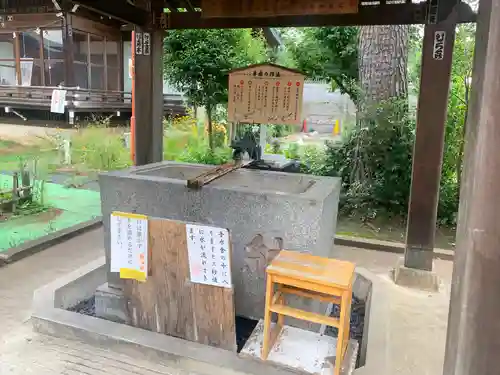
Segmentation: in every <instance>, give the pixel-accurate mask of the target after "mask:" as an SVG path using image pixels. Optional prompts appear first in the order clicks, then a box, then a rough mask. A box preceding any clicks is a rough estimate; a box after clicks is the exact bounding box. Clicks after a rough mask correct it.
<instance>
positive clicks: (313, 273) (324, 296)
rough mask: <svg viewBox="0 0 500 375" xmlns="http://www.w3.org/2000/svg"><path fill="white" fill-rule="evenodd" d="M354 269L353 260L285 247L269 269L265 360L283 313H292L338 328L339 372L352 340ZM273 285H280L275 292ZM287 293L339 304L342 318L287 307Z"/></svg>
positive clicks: (336, 366)
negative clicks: (274, 317) (273, 321)
mask: <svg viewBox="0 0 500 375" xmlns="http://www.w3.org/2000/svg"><path fill="white" fill-rule="evenodd" d="M354 268H355V265H354V264H353V263H350V262H344V261H340V260H336V259H327V258H321V257H318V256H313V255H309V254H304V253H299V252H295V251H287V250H282V251H281V252H280V253H279V254H278V256H277V257H276V258H275V259H274V260H273V261H272V262H271V264H270V265H269V266H268V267H267V270H266V273H267V286H266V310H265V314H264V342H263V347H262V359H263V360H266V359H267V356H268V355H269V351H270V350H271V348H272V347H273V345H274V341H275V340H276V338H277V337H278V335H279V333H280V331H281V328H282V327H283V321H284V316H291V317H294V318H297V319H301V320H306V321H309V322H312V323H318V324H322V325H327V326H332V327H337V328H338V330H339V335H338V341H337V353H336V359H335V370H334V374H335V375H340V369H341V367H342V360H343V358H344V354H345V352H346V350H347V345H348V343H349V330H350V320H351V317H350V315H351V299H352V283H353V280H354ZM274 284H277V288H276V292H275V291H274ZM285 294H294V295H298V296H302V297H306V298H311V299H315V300H319V301H322V302H329V303H334V304H337V305H340V318H332V317H329V316H324V315H321V314H316V313H312V312H308V311H303V310H300V309H295V308H292V307H289V306H286V301H285V298H284V295H285ZM273 312H274V313H276V314H278V322H277V324H276V327H275V328H274V329H273V332H271V317H272V313H273Z"/></svg>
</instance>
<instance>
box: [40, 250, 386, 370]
mask: <svg viewBox="0 0 500 375" xmlns="http://www.w3.org/2000/svg"><path fill="white" fill-rule="evenodd" d="M356 274H357V277H356V281H355V285H354V294H355V295H356V296H357V297H359V298H367V309H368V308H370V313H368V311H367V314H366V316H367V319H368V320H369V322H365V332H364V335H363V336H364V337H363V341H364V342H363V346H367V348H365V349H363V348H361V351H362V353H363V350H366V352H367V353H370V352H371V353H373V355H369V356H367V357H366V356H365V355H363V358H365V359H366V362H365V361H362V363H361V365H362V366H363V365H364V366H363V367H362V368H358V369H357V370H356V372H355V373H356V375H371V374H385V373H387V372H386V368H387V365H388V363H387V362H386V359H387V358H388V357H387V356H386V355H378V354H377V353H378V352H380V351H381V350H386V349H385V348H387V347H388V346H389V342H388V337H389V336H388V335H387V332H386V327H387V326H388V325H387V323H386V319H387V317H388V314H387V311H386V308H387V306H388V303H386V301H385V295H384V293H383V291H382V290H383V289H382V288H381V287H380V286H377V285H380V284H379V283H380V279H379V278H378V277H377V276H375V275H374V274H372V273H370V272H369V271H367V270H364V269H357V270H356ZM105 280H106V266H105V260H104V258H101V259H99V260H97V261H95V262H92V263H90V264H88V265H87V266H85V267H82V268H81V269H79V270H77V271H75V272H73V273H71V274H69V275H66V276H64V277H61V278H60V279H58V280H56V281H54V282H53V283H51V284H48V285H46V286H45V287H43V288H40V289H38V290H37V291H35V294H34V300H33V314H32V316H31V321H32V323H33V327H34V329H35V330H36V331H37V332H41V333H45V334H49V335H52V336H56V337H61V338H67V339H75V340H79V341H83V342H86V343H88V344H90V345H93V346H96V347H99V348H100V347H102V348H106V349H107V350H113V351H115V352H118V353H123V354H126V355H131V356H134V357H137V358H145V359H152V358H154V359H160V360H161V361H162V362H163V363H164V364H166V365H168V366H171V367H174V368H176V369H179V370H183V371H188V372H190V373H197V374H199V375H213V374H217V375H244V374H251V375H261V374H266V375H285V374H297V370H292V369H287V368H283V366H278V365H276V364H274V363H272V362H270V361H266V362H262V361H256V360H253V359H249V358H243V357H241V356H237V355H236V354H235V353H233V352H230V351H226V350H223V349H218V348H214V347H210V346H207V345H201V344H198V343H195V342H190V341H187V340H182V339H178V338H175V337H171V336H167V335H162V334H158V333H155V332H150V331H146V330H143V329H139V328H135V327H131V326H129V325H125V324H119V323H115V322H111V321H107V320H104V319H98V318H94V317H91V316H86V315H81V314H78V313H76V312H71V311H68V310H67V308H68V307H70V306H74V305H75V304H76V303H78V302H79V301H82V300H85V299H87V298H89V297H90V296H91V295H92V294H93V293H94V292H93V291H95V290H96V289H100V290H101V291H103V290H104V291H106V288H105V287H102V284H103V283H104V282H105ZM358 289H359V290H358ZM357 292H359V294H357ZM103 295H105V294H104V293H103ZM370 301H374V302H375V303H370ZM370 305H371V307H369V306H370ZM368 323H369V324H368ZM360 362H361V361H360Z"/></svg>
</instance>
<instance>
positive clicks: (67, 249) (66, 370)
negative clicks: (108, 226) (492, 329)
mask: <svg viewBox="0 0 500 375" xmlns="http://www.w3.org/2000/svg"><path fill="white" fill-rule="evenodd" d="M336 252H337V254H338V255H337V256H338V257H339V258H342V259H346V260H351V261H354V262H356V263H357V264H358V265H359V266H361V267H364V268H367V269H369V270H370V271H372V272H373V273H375V274H377V275H378V276H379V277H380V278H381V279H382V280H384V282H383V285H384V288H385V289H386V291H387V295H389V296H390V298H389V304H390V312H389V313H390V318H389V326H388V330H387V335H388V337H389V339H390V340H391V345H390V346H389V347H388V348H380V352H378V353H372V352H368V353H367V355H368V357H369V356H372V355H384V356H386V357H387V358H388V361H389V363H390V366H389V368H388V371H387V373H386V374H374V375H440V374H442V365H443V355H444V344H445V338H446V322H447V314H448V304H449V289H450V280H451V271H452V263H451V262H445V261H440V260H437V261H436V262H435V270H436V272H437V273H438V274H439V275H440V276H441V277H442V278H443V280H444V283H443V286H442V291H441V292H440V293H437V294H430V293H424V292H419V291H412V290H408V289H405V288H402V287H399V286H396V285H394V284H393V283H392V282H391V281H390V279H389V276H388V274H389V270H390V268H391V267H393V266H394V265H395V264H396V261H397V258H398V256H397V255H395V254H389V253H382V252H376V251H369V250H360V249H353V248H347V247H337V248H336ZM102 254H103V250H102V232H101V230H95V231H92V232H89V233H86V234H84V235H81V236H79V237H76V238H74V239H72V240H70V241H68V242H65V243H62V244H59V245H57V246H54V247H52V248H50V249H48V250H46V251H44V252H41V253H38V254H36V255H34V256H31V257H29V258H26V259H24V260H21V261H19V262H17V263H14V264H11V265H8V266H6V267H4V268H0V375H7V374H9V375H26V374H34V375H79V374H83V375H102V374H110V375H177V374H178V375H181V374H186V373H185V372H181V371H179V370H176V369H173V368H171V367H168V366H165V365H164V364H162V363H161V362H159V361H157V360H150V361H147V360H146V359H144V358H132V357H129V356H126V355H123V354H119V353H115V352H112V351H111V350H102V349H98V348H95V347H93V346H90V345H87V344H84V343H79V342H76V341H68V340H63V339H58V338H53V337H48V336H44V335H40V334H37V333H34V332H33V331H32V329H31V325H30V323H29V321H28V319H29V315H30V310H31V301H32V295H33V291H34V290H35V289H37V288H38V287H40V286H42V285H44V284H46V283H49V282H51V281H53V280H55V279H56V278H58V277H60V276H61V275H63V274H65V273H68V272H70V271H72V270H75V269H76V268H78V267H81V266H83V265H85V264H86V263H88V262H90V261H92V260H94V259H96V258H98V257H99V256H102ZM372 303H377V301H372ZM214 375H216V374H214Z"/></svg>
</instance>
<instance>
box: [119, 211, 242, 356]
mask: <svg viewBox="0 0 500 375" xmlns="http://www.w3.org/2000/svg"><path fill="white" fill-rule="evenodd" d="M148 232H149V234H148V244H149V251H150V257H151V258H150V262H149V265H150V272H151V273H150V275H148V278H147V280H146V282H138V281H136V280H124V295H125V297H126V298H127V301H128V304H127V307H128V312H129V316H130V318H131V324H132V325H133V326H135V327H140V328H143V329H147V330H150V331H153V332H158V333H163V334H166V335H170V336H175V337H179V338H182V339H185V340H190V341H194V342H198V343H200V344H205V345H211V346H215V347H218V348H223V349H226V350H231V351H236V325H235V311H234V291H233V284H232V280H231V242H230V235H229V231H228V230H227V229H225V228H216V227H211V226H204V225H192V224H188V223H183V222H179V221H173V220H166V219H158V218H149V220H148Z"/></svg>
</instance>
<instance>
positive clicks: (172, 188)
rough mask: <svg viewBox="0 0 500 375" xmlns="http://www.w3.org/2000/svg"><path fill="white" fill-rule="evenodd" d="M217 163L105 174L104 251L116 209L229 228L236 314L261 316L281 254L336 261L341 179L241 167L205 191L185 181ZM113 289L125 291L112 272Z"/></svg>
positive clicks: (102, 180) (158, 165)
mask: <svg viewBox="0 0 500 375" xmlns="http://www.w3.org/2000/svg"><path fill="white" fill-rule="evenodd" d="M212 168H214V166H208V165H197V164H185V163H175V162H162V163H156V164H151V165H146V166H141V167H135V168H131V169H128V170H123V171H116V172H110V173H105V174H102V175H100V177H99V184H100V188H101V200H102V212H103V223H104V231H105V242H104V243H105V249H106V256H107V258H106V259H107V262H108V265H109V261H110V260H109V254H110V229H109V215H110V214H111V213H112V212H113V211H122V212H131V213H138V214H143V215H148V216H150V217H156V218H164V219H171V220H177V221H184V222H189V223H195V224H203V225H210V226H214V227H220V228H227V229H229V231H230V235H231V242H232V251H233V254H232V265H231V269H232V276H233V277H232V279H233V284H234V290H235V298H234V299H235V305H236V313H237V315H240V316H243V317H248V318H252V319H260V318H262V315H263V311H264V295H265V293H264V290H265V268H266V266H267V263H268V262H269V261H270V260H271V259H272V257H273V255H274V254H275V253H276V250H279V249H283V248H286V249H289V250H297V251H307V252H309V253H311V254H314V255H319V256H324V257H330V256H334V255H335V254H334V249H333V240H334V235H335V228H336V223H337V208H338V200H339V192H340V179H338V178H332V177H318V176H310V175H303V174H290V173H284V172H273V171H261V170H251V169H239V170H236V171H233V172H230V173H228V174H226V175H225V176H223V177H221V178H219V179H217V180H214V181H212V182H211V183H210V184H208V185H206V186H203V187H202V188H201V189H198V190H193V189H189V188H188V187H187V180H188V179H191V178H194V177H196V176H198V175H200V174H202V173H204V172H207V171H209V170H210V169H212ZM108 282H109V284H110V285H111V286H117V287H119V286H120V283H121V280H120V279H119V277H118V274H116V273H111V272H109V273H108Z"/></svg>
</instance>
